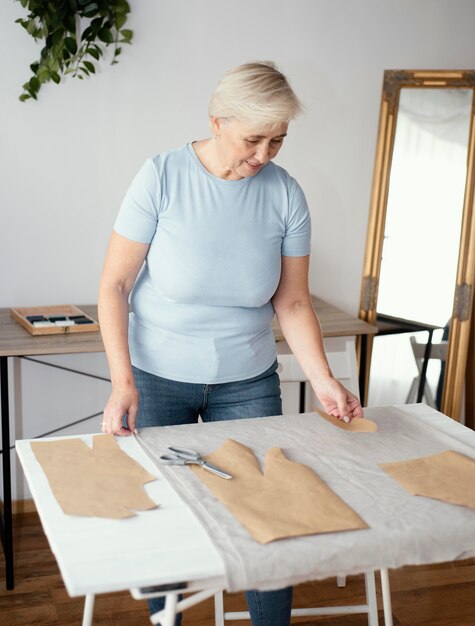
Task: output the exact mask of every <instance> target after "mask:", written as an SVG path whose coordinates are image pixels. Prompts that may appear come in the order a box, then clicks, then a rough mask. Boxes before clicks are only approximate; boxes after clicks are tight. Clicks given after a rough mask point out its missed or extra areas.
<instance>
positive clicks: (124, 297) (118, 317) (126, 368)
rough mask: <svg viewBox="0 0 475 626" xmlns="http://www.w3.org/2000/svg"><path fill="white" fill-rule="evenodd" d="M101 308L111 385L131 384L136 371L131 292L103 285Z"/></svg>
mask: <svg viewBox="0 0 475 626" xmlns="http://www.w3.org/2000/svg"><path fill="white" fill-rule="evenodd" d="M98 311H99V323H100V326H101V334H102V340H103V342H104V348H105V351H106V356H107V361H108V363H109V369H110V374H111V381H112V385H113V387H115V386H122V385H130V384H132V383H133V374H132V365H131V362H130V353H129V342H128V323H129V303H128V293H126V292H125V291H123V290H121V289H120V288H118V287H116V286H114V287H111V286H101V289H100V291H99V309H98Z"/></svg>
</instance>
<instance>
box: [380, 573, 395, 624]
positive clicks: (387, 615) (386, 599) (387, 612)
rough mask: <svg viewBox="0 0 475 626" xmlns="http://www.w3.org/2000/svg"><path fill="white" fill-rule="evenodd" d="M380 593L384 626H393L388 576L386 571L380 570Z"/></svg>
mask: <svg viewBox="0 0 475 626" xmlns="http://www.w3.org/2000/svg"><path fill="white" fill-rule="evenodd" d="M380 573H381V591H382V594H383V610H384V624H385V626H393V613H392V607H391V589H390V588H389V574H388V570H387V569H382V570H381V572H380Z"/></svg>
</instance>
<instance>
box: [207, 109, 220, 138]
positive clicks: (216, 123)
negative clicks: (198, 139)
mask: <svg viewBox="0 0 475 626" xmlns="http://www.w3.org/2000/svg"><path fill="white" fill-rule="evenodd" d="M222 123H223V120H222V119H221V118H219V117H216V116H214V115H212V116H211V117H210V126H211V133H212V135H213V138H214V139H217V138H218V137H219V135H220V134H221V126H222Z"/></svg>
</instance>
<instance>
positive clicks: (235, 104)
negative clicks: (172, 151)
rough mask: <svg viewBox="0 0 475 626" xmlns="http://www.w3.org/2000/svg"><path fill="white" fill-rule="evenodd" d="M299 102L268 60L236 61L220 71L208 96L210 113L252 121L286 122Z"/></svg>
mask: <svg viewBox="0 0 475 626" xmlns="http://www.w3.org/2000/svg"><path fill="white" fill-rule="evenodd" d="M302 110H303V106H302V104H301V103H300V101H299V99H298V98H297V96H296V95H295V93H294V91H293V90H292V88H291V87H290V85H289V83H288V81H287V79H286V77H285V76H284V75H283V74H282V73H281V72H279V70H278V69H277V67H276V66H275V64H274V63H272V61H255V62H251V63H245V64H244V65H239V66H238V67H235V68H233V69H231V70H229V71H228V72H226V73H225V74H224V76H223V77H222V79H221V81H220V82H219V84H218V86H217V88H216V90H215V92H214V93H213V95H212V97H211V102H210V105H209V108H208V113H209V116H210V117H220V118H231V117H233V118H237V119H239V120H242V121H246V122H250V123H253V124H266V125H277V124H280V123H282V122H289V121H290V120H292V119H294V118H295V117H297V115H299V113H301V112H302Z"/></svg>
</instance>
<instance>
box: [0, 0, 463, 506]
mask: <svg viewBox="0 0 475 626" xmlns="http://www.w3.org/2000/svg"><path fill="white" fill-rule="evenodd" d="M131 5H132V14H131V17H130V28H132V29H133V30H134V43H133V45H132V46H130V47H127V48H126V49H124V50H123V54H122V56H121V60H120V63H119V65H116V66H109V65H106V64H103V65H102V66H101V70H100V71H99V72H98V74H99V75H98V76H96V77H94V78H92V79H90V80H85V81H78V80H74V79H68V80H67V81H66V82H65V83H64V84H61V85H59V86H56V85H53V84H51V85H46V86H44V87H43V89H42V90H41V92H40V95H39V100H38V102H33V101H31V100H30V101H28V102H27V103H24V104H23V103H20V102H19V101H18V98H17V97H18V95H19V94H20V93H21V85H22V83H23V82H24V81H25V80H26V79H27V78H28V76H29V64H30V63H31V62H33V61H34V60H35V58H36V56H37V55H38V53H39V49H40V46H37V45H36V44H35V43H34V42H33V40H31V37H29V36H28V35H27V34H26V33H25V32H24V31H23V29H22V28H21V27H20V26H19V25H17V24H15V23H14V20H15V19H16V18H17V17H19V16H22V15H24V10H23V9H22V7H21V5H20V3H18V2H2V3H1V5H0V54H1V58H2V59H3V63H2V77H1V83H0V98H1V101H0V104H1V116H0V194H1V204H0V211H1V214H0V219H1V226H0V255H1V256H0V268H1V269H0V306H2V307H10V306H26V305H40V304H53V303H66V302H71V303H75V304H82V303H91V302H95V301H96V299H97V295H96V294H97V288H98V281H99V275H100V271H101V265H102V261H103V257H104V251H105V247H106V243H107V239H108V236H109V233H110V230H111V226H112V223H113V220H114V217H115V215H116V212H117V209H118V206H119V203H120V201H121V198H122V195H123V194H124V192H125V190H126V188H127V186H128V184H129V182H130V180H131V178H132V176H133V175H134V174H135V172H136V171H137V169H138V168H139V166H140V165H141V164H142V162H143V161H144V159H145V158H146V157H147V156H149V155H151V154H154V153H157V152H159V151H161V150H165V149H169V148H173V147H177V146H179V145H181V144H183V143H185V142H187V141H190V140H194V139H199V138H202V137H205V136H207V116H206V110H207V105H208V99H209V96H210V93H211V91H212V90H213V88H214V86H215V85H216V83H217V80H218V79H219V77H220V76H221V74H222V73H223V71H225V70H226V69H228V68H230V67H232V66H234V65H237V64H239V63H242V62H245V61H248V60H253V59H272V60H274V61H275V62H276V63H277V64H278V65H279V67H280V68H281V69H282V71H284V73H286V74H287V75H288V77H289V78H290V80H291V83H292V84H293V86H294V88H295V90H296V91H297V93H298V94H299V96H300V98H301V99H302V101H303V102H304V104H305V106H306V109H307V110H306V115H305V116H304V117H302V118H301V119H300V120H298V121H297V122H295V123H294V124H293V125H292V126H291V129H290V135H289V137H288V139H287V140H286V146H285V147H284V149H283V150H282V152H281V155H279V158H278V162H279V163H280V164H281V165H283V166H284V167H286V168H287V169H288V170H289V171H290V172H291V174H293V175H294V176H295V177H296V178H297V179H298V180H299V182H300V183H301V184H302V186H303V188H304V190H305V192H306V194H307V197H308V200H309V204H310V207H311V211H312V216H313V228H314V235H313V256H312V273H311V287H312V291H313V292H314V293H316V294H318V295H319V296H321V297H323V298H324V299H326V300H328V301H329V302H331V303H333V304H335V305H337V306H339V307H340V308H342V309H344V310H346V311H348V312H350V313H356V312H357V309H358V303H359V290H360V280H361V271H362V263H363V255H364V245H365V237H366V224H367V215H368V207H369V197H370V190H371V180H372V169H373V159H374V149H375V140H376V133H377V124H378V115H379V102H380V91H381V82H382V76H383V71H384V70H385V69H397V68H404V69H416V68H417V69H444V68H447V69H456V68H457V69H459V68H460V69H463V68H465V69H473V63H474V59H475V4H474V3H473V0H458V1H457V2H453V0H419V1H418V2H414V0H392V1H389V0H356V1H355V0H336V1H332V0H260V1H259V2H256V0H252V1H251V0H241V2H240V3H238V4H236V3H230V2H223V0H195V1H192V0H189V1H186V0H161V1H157V0H141V1H140V2H131ZM30 40H31V41H30ZM49 360H50V361H52V362H55V363H58V362H62V363H67V364H68V365H69V366H71V367H80V368H82V369H85V370H86V371H89V372H96V373H99V374H106V373H107V368H106V365H105V362H104V357H103V355H83V356H68V357H64V358H61V359H59V358H53V357H50V358H49ZM12 367H13V365H12ZM14 367H15V370H16V377H15V380H16V388H15V389H12V422H13V421H14V422H15V425H14V426H13V432H14V436H15V437H16V438H23V437H31V436H35V435H37V434H41V433H42V432H46V431H48V430H51V429H52V428H54V427H55V426H56V425H60V424H61V423H64V422H65V421H66V420H67V421H73V420H75V419H80V418H81V417H84V416H86V415H90V414H92V413H95V412H98V411H100V410H101V408H102V406H103V403H104V401H105V399H106V397H107V393H108V385H107V384H106V383H103V382H100V381H93V380H92V379H83V378H79V377H75V376H74V375H73V374H67V373H64V372H60V371H59V370H52V369H50V368H46V367H44V366H39V365H34V364H31V363H25V362H21V363H16V364H15V366H14ZM12 374H13V372H12ZM12 378H13V376H12ZM15 400H16V402H15ZM98 422H99V418H94V419H93V420H92V421H90V422H86V423H85V424H83V425H82V426H80V427H77V428H76V429H70V430H66V431H64V432H65V433H72V432H80V431H83V432H91V431H94V430H98ZM12 458H13V457H12ZM23 493H24V492H23V488H22V487H21V486H19V487H18V491H17V492H16V496H17V497H23Z"/></svg>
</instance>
